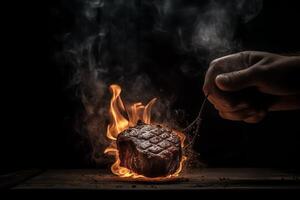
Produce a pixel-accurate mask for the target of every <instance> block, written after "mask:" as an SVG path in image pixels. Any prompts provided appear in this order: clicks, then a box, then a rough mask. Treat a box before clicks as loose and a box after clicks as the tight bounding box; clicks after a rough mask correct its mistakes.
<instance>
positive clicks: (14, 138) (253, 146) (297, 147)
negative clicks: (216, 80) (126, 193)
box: [0, 0, 300, 171]
mask: <svg viewBox="0 0 300 200" xmlns="http://www.w3.org/2000/svg"><path fill="white" fill-rule="evenodd" d="M13 4H14V3H13ZM15 4H17V5H9V6H7V8H10V9H7V11H6V12H5V16H3V17H2V18H3V20H4V21H5V23H4V24H5V30H4V31H3V32H4V33H5V37H3V39H4V42H3V44H4V45H3V46H4V53H3V55H4V58H3V62H2V63H3V67H2V68H3V73H2V74H3V75H4V79H3V86H4V88H5V89H4V90H3V93H2V94H3V95H2V100H3V101H4V102H3V104H2V107H3V112H2V113H3V114H2V118H3V119H2V121H3V125H4V126H3V129H2V131H1V158H0V159H1V168H2V169H4V170H5V171H6V170H14V169H21V168H30V167H42V168H53V167H58V168H64V167H68V168H69V167H71V168H72V167H93V165H87V164H85V163H83V162H82V161H81V157H82V154H83V153H84V150H83V151H82V152H78V151H74V150H73V148H71V146H72V145H73V143H74V142H77V140H76V139H74V138H73V137H72V130H71V129H70V126H69V125H68V124H66V123H65V116H66V113H68V114H69V113H72V112H75V111H76V105H75V106H74V105H72V104H71V103H70V102H69V99H68V97H67V94H65V93H64V92H63V91H62V83H63V80H64V77H62V76H61V74H60V71H59V69H58V66H57V64H56V62H55V61H54V60H53V59H52V55H53V53H54V52H55V51H56V50H57V49H59V48H61V46H60V45H61V44H60V43H58V42H57V40H56V39H55V38H54V35H55V34H56V33H59V32H62V31H64V30H63V29H65V28H66V26H68V19H66V21H57V19H55V18H52V17H51V16H52V15H51V14H50V13H51V12H50V10H51V9H53V8H59V6H60V5H61V4H60V2H59V1H49V2H46V1H40V2H36V3H34V2H31V3H28V2H27V3H24V2H23V3H15ZM11 8H14V9H11ZM299 10H300V7H299V6H298V5H297V3H296V1H278V2H277V1H271V0H266V1H264V7H263V10H262V11H261V13H260V14H259V16H258V17H257V18H255V19H254V20H253V21H252V22H250V23H248V24H247V25H245V26H243V27H240V29H239V34H240V37H241V38H242V40H243V43H244V47H245V49H251V50H266V51H271V52H278V53H281V52H284V53H286V52H295V51H298V52H299V50H300V46H299V44H300V43H299V36H300V31H299V19H300V12H299ZM201 82H202V80H201V81H197V80H185V82H184V83H182V86H181V90H178V92H179V96H182V97H184V98H179V100H178V102H177V104H176V105H175V107H176V106H178V107H181V108H184V109H185V110H186V112H187V113H190V115H189V120H191V119H192V118H193V117H195V116H196V115H197V110H198V109H199V107H200V103H201V100H202V99H203V94H202V91H201V90H200V91H199V90H197V89H195V88H199V87H200V88H201V84H202V83H201ZM186 99H189V101H186ZM299 119H300V118H299V112H298V111H293V112H280V113H271V114H270V115H269V116H268V118H267V119H266V120H264V121H263V122H262V123H260V124H257V125H247V124H243V123H236V122H229V121H226V120H222V119H220V118H219V117H218V116H217V113H216V112H215V111H214V109H213V108H212V106H209V107H208V108H207V109H206V115H205V119H204V122H205V123H204V124H203V126H202V129H201V139H199V141H197V145H196V149H197V151H198V152H200V154H201V159H202V160H203V161H204V162H205V163H207V164H208V165H209V166H237V167H239V166H258V167H265V166H271V167H292V168H294V167H295V168H297V167H299V164H300V161H299V154H300V136H299V134H300V126H299V122H300V121H299Z"/></svg>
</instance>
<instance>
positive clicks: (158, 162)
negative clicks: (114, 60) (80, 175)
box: [104, 85, 187, 180]
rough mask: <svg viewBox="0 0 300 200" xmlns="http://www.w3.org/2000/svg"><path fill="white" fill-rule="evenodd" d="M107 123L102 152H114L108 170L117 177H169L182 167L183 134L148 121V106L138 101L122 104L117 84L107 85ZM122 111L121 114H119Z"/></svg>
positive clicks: (149, 116) (148, 178)
mask: <svg viewBox="0 0 300 200" xmlns="http://www.w3.org/2000/svg"><path fill="white" fill-rule="evenodd" d="M110 89H111V91H112V94H113V95H112V98H111V101H110V110H109V111H110V115H111V123H110V124H109V125H108V126H107V138H108V139H110V140H111V144H110V146H109V147H107V148H106V149H105V151H104V152H105V153H107V154H111V155H114V156H115V162H114V163H113V165H112V166H111V171H112V172H113V173H114V174H116V175H118V176H119V177H123V178H125V177H128V178H144V179H147V180H150V179H151V180H153V179H152V178H159V179H161V178H171V177H176V176H178V175H179V173H180V172H181V171H182V166H183V163H184V161H185V160H186V159H187V158H186V156H184V155H182V154H183V153H182V149H183V147H184V141H185V135H184V134H183V133H181V132H178V131H176V132H175V130H170V129H168V128H165V127H163V126H161V125H155V124H153V123H151V108H152V106H153V104H154V103H155V101H156V98H154V99H152V100H151V101H150V102H149V103H148V104H147V105H143V104H142V103H141V102H137V103H134V104H132V105H130V106H127V107H125V105H124V103H123V101H122V99H121V96H120V94H121V87H120V86H119V85H111V86H110ZM123 114H125V115H123Z"/></svg>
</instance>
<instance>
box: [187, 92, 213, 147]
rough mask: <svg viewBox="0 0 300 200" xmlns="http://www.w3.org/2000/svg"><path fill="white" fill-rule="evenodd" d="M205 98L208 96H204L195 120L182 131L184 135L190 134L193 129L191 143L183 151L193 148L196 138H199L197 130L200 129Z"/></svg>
mask: <svg viewBox="0 0 300 200" xmlns="http://www.w3.org/2000/svg"><path fill="white" fill-rule="evenodd" d="M207 98H208V95H206V96H205V99H204V100H203V102H202V105H201V108H200V111H199V114H198V116H197V118H196V119H195V120H194V121H193V122H192V123H191V124H190V125H189V126H188V127H186V128H185V129H184V130H183V132H184V133H186V134H190V132H191V131H192V130H193V129H194V131H193V132H194V135H193V138H192V140H191V142H190V143H189V144H187V145H186V146H185V149H186V148H187V147H189V146H193V144H194V142H195V140H196V138H197V136H199V128H200V125H201V122H202V115H203V110H204V107H205V104H206V102H207Z"/></svg>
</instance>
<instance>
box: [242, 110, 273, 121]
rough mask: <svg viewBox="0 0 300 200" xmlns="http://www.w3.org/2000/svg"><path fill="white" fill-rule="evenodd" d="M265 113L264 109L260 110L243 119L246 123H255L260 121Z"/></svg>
mask: <svg viewBox="0 0 300 200" xmlns="http://www.w3.org/2000/svg"><path fill="white" fill-rule="evenodd" d="M266 115H267V112H266V111H260V112H258V113H257V114H256V115H253V116H251V117H248V118H247V119H245V120H243V121H244V122H246V123H250V124H255V123H258V122H260V121H262V120H263V119H264V118H265V117H266Z"/></svg>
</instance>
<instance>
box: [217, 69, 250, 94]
mask: <svg viewBox="0 0 300 200" xmlns="http://www.w3.org/2000/svg"><path fill="white" fill-rule="evenodd" d="M215 82H216V85H217V87H218V88H219V89H221V90H223V91H238V90H242V89H245V88H247V87H250V86H253V85H254V83H255V76H254V73H253V70H252V69H251V68H247V69H242V70H239V71H235V72H230V73H224V74H220V75H218V76H217V77H216V79H215Z"/></svg>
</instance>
